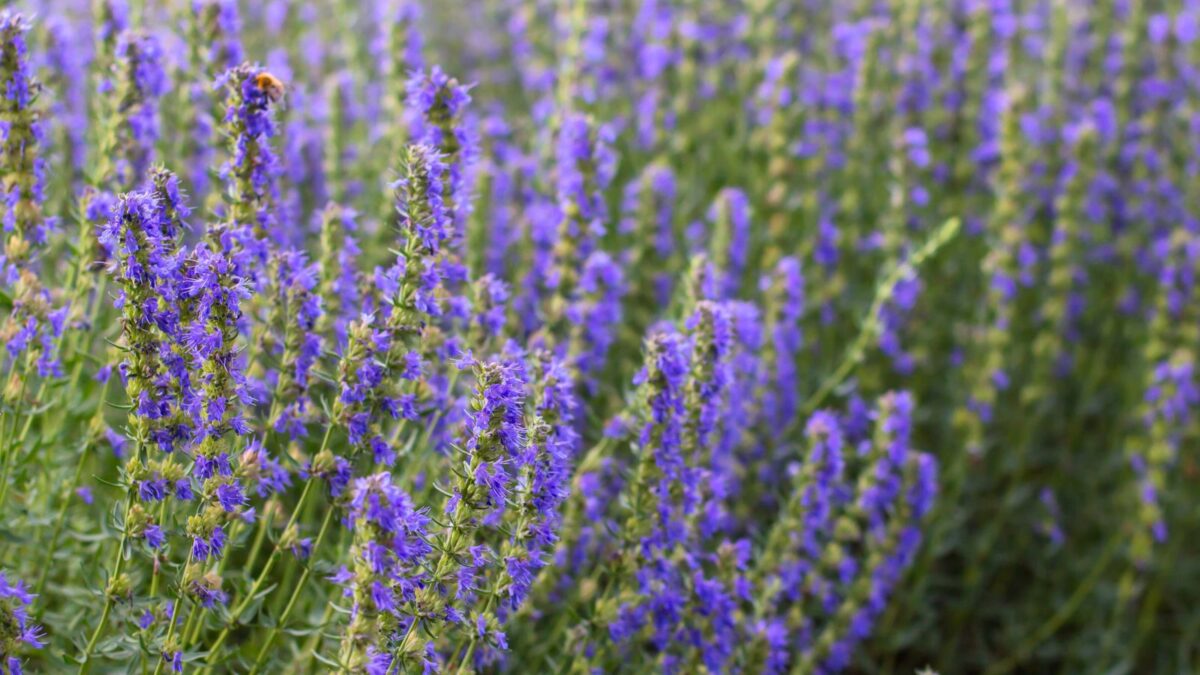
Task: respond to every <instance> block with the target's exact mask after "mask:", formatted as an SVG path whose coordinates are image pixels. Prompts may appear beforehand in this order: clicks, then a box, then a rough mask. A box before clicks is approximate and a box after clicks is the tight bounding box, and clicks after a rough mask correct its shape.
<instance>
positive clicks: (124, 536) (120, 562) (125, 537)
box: [79, 449, 141, 675]
mask: <svg viewBox="0 0 1200 675" xmlns="http://www.w3.org/2000/svg"><path fill="white" fill-rule="evenodd" d="M138 454H139V455H140V454H141V452H140V449H139V453H138ZM132 509H133V490H132V489H130V490H129V494H128V495H127V496H126V498H125V519H124V521H123V522H122V523H121V541H120V543H118V544H117V557H116V560H115V561H114V562H113V570H112V574H111V575H109V577H108V578H109V581H110V582H111V581H112V580H113V579H116V578H117V577H119V576H121V571H122V570H123V569H124V568H125V545H126V544H127V543H129V512H130V511H131V510H132ZM112 606H113V598H112V594H111V593H109V592H108V589H107V588H105V589H104V610H103V611H102V612H101V613H100V622H99V623H97V624H96V630H94V631H92V637H91V639H89V640H88V643H87V646H86V647H85V648H84V650H83V658H82V659H81V662H80V664H79V672H80V675H82V674H83V673H87V672H88V671H89V670H90V669H91V657H92V651H93V650H94V649H95V648H96V642H97V641H98V640H99V639H100V636H101V635H102V634H103V633H104V626H105V624H106V623H108V615H109V614H111V613H112Z"/></svg>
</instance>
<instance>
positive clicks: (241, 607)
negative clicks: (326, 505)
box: [207, 424, 333, 664]
mask: <svg viewBox="0 0 1200 675" xmlns="http://www.w3.org/2000/svg"><path fill="white" fill-rule="evenodd" d="M332 432H333V425H332V424H330V425H329V426H327V427H326V428H325V438H324V440H322V441H321V449H320V450H319V451H317V454H321V452H323V451H324V450H325V448H326V446H328V444H329V437H330V435H331V434H332ZM318 480H319V479H318V478H317V477H316V476H315V475H311V476H309V478H308V480H307V481H305V482H304V490H303V491H302V492H301V493H300V499H299V501H297V502H296V507H295V508H294V509H292V515H291V517H290V518H289V519H288V522H287V525H286V526H284V529H283V531H284V532H287V531H288V530H290V529H291V528H292V526H293V525H295V523H296V519H297V517H299V515H300V513H301V512H302V511H303V510H304V507H305V505H306V504H307V503H308V498H309V495H311V494H312V492H313V489H312V488H313V485H315V484H316V483H317V481H318ZM332 513H333V509H329V510H328V513H327V514H326V518H328V517H329V514H332ZM323 533H324V530H322V534H323ZM315 548H316V547H315V546H314V549H315ZM281 551H282V549H281V548H280V546H279V544H275V548H274V549H273V550H272V551H271V555H270V557H268V558H267V562H266V564H265V565H263V568H262V571H261V572H259V574H258V578H256V579H255V580H254V583H253V584H252V585H251V586H250V590H249V591H248V592H247V593H246V597H244V598H242V601H241V603H239V604H238V606H237V608H236V609H234V611H233V612H232V613H231V614H230V615H229V622H228V623H226V624H225V627H224V628H223V629H222V630H221V632H220V634H219V635H217V639H216V640H215V641H214V642H213V643H212V645H211V646H210V647H209V652H208V659H207V662H208V663H209V664H212V663H213V662H214V661H215V659H216V658H217V655H218V654H219V653H220V651H221V645H223V644H225V640H226V639H227V638H228V637H229V631H230V630H232V629H233V624H235V623H237V621H238V620H239V619H240V618H241V616H242V612H244V611H246V608H247V607H249V606H250V603H251V602H253V600H254V597H255V596H256V595H257V594H258V592H259V590H260V589H261V588H262V586H263V584H264V583H265V582H266V580H267V575H269V574H270V573H271V569H272V568H274V567H275V563H276V561H278V560H279V556H280V553H281ZM306 573H307V572H306Z"/></svg>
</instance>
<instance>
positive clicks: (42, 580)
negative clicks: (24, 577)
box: [33, 441, 90, 617]
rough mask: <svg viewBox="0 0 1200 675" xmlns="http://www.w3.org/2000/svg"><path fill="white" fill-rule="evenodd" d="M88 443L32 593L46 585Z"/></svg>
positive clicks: (65, 498)
mask: <svg viewBox="0 0 1200 675" xmlns="http://www.w3.org/2000/svg"><path fill="white" fill-rule="evenodd" d="M89 445H90V444H89V443H88V442H87V441H84V443H83V447H81V448H80V449H79V460H78V461H77V462H76V463H75V476H74V477H73V478H72V479H71V484H70V485H69V486H67V493H66V494H65V495H63V500H62V504H60V505H59V507H58V515H57V516H55V518H54V529H53V530H52V532H51V534H50V545H49V546H48V547H46V555H45V556H44V557H43V558H42V564H41V569H42V571H41V574H39V575H38V581H37V585H35V586H34V589H33V594H34V595H41V594H42V589H43V588H45V586H46V579H47V577H48V576H49V574H50V563H51V561H52V560H53V558H54V552H55V551H56V550H58V538H59V537H60V536H61V535H62V529H63V525H64V524H65V523H66V520H67V508H68V507H70V505H71V495H73V494H74V493H75V488H76V487H78V486H79V479H80V477H82V476H83V468H84V467H85V466H87V459H88V447H89ZM44 610H45V607H44V606H39V607H38V616H39V617H40V616H41V612H43V611H44Z"/></svg>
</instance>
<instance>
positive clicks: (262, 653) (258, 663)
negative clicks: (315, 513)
mask: <svg viewBox="0 0 1200 675" xmlns="http://www.w3.org/2000/svg"><path fill="white" fill-rule="evenodd" d="M336 510H337V509H334V508H328V509H326V510H325V519H324V520H323V521H322V522H321V530H320V531H319V532H318V533H317V539H316V541H314V542H313V550H312V555H314V556H315V555H316V553H317V550H318V549H320V548H321V542H322V541H324V540H325V533H326V532H328V531H329V524H330V523H331V522H333V514H334V511H336ZM312 570H313V568H312V565H305V566H304V572H303V573H302V574H301V575H300V580H299V581H298V582H297V583H296V587H295V588H294V589H292V595H291V597H290V598H288V603H287V606H285V607H284V608H283V613H282V614H280V615H279V620H278V621H276V622H275V627H274V628H272V629H271V632H269V633H267V639H266V640H265V641H264V642H263V645H262V648H260V649H259V650H258V656H257V657H255V659H254V667H253V668H251V669H250V675H255V674H256V673H258V669H259V668H261V667H262V664H263V660H264V659H266V657H267V652H268V651H270V649H271V643H272V642H274V641H275V637H276V636H277V635H279V630H280V626H283V625H284V624H286V623H287V620H288V618H289V617H290V616H291V615H292V610H293V609H295V607H296V600H297V599H298V598H299V597H300V591H302V590H304V585H305V584H306V583H308V577H309V576H311V575H312Z"/></svg>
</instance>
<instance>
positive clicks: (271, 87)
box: [254, 70, 287, 103]
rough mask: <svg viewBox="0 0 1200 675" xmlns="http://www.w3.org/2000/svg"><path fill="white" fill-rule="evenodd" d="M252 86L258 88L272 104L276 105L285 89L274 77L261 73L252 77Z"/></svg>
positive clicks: (265, 72)
mask: <svg viewBox="0 0 1200 675" xmlns="http://www.w3.org/2000/svg"><path fill="white" fill-rule="evenodd" d="M254 86H256V87H258V88H259V89H261V90H262V91H263V93H264V94H266V95H267V98H269V99H271V102H272V103H278V102H279V99H281V98H283V94H284V92H285V91H287V88H286V87H284V86H283V82H282V81H281V80H280V79H279V78H278V77H275V76H274V75H272V74H270V73H268V72H267V71H265V70H264V71H263V72H261V73H259V74H258V75H255V76H254Z"/></svg>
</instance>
